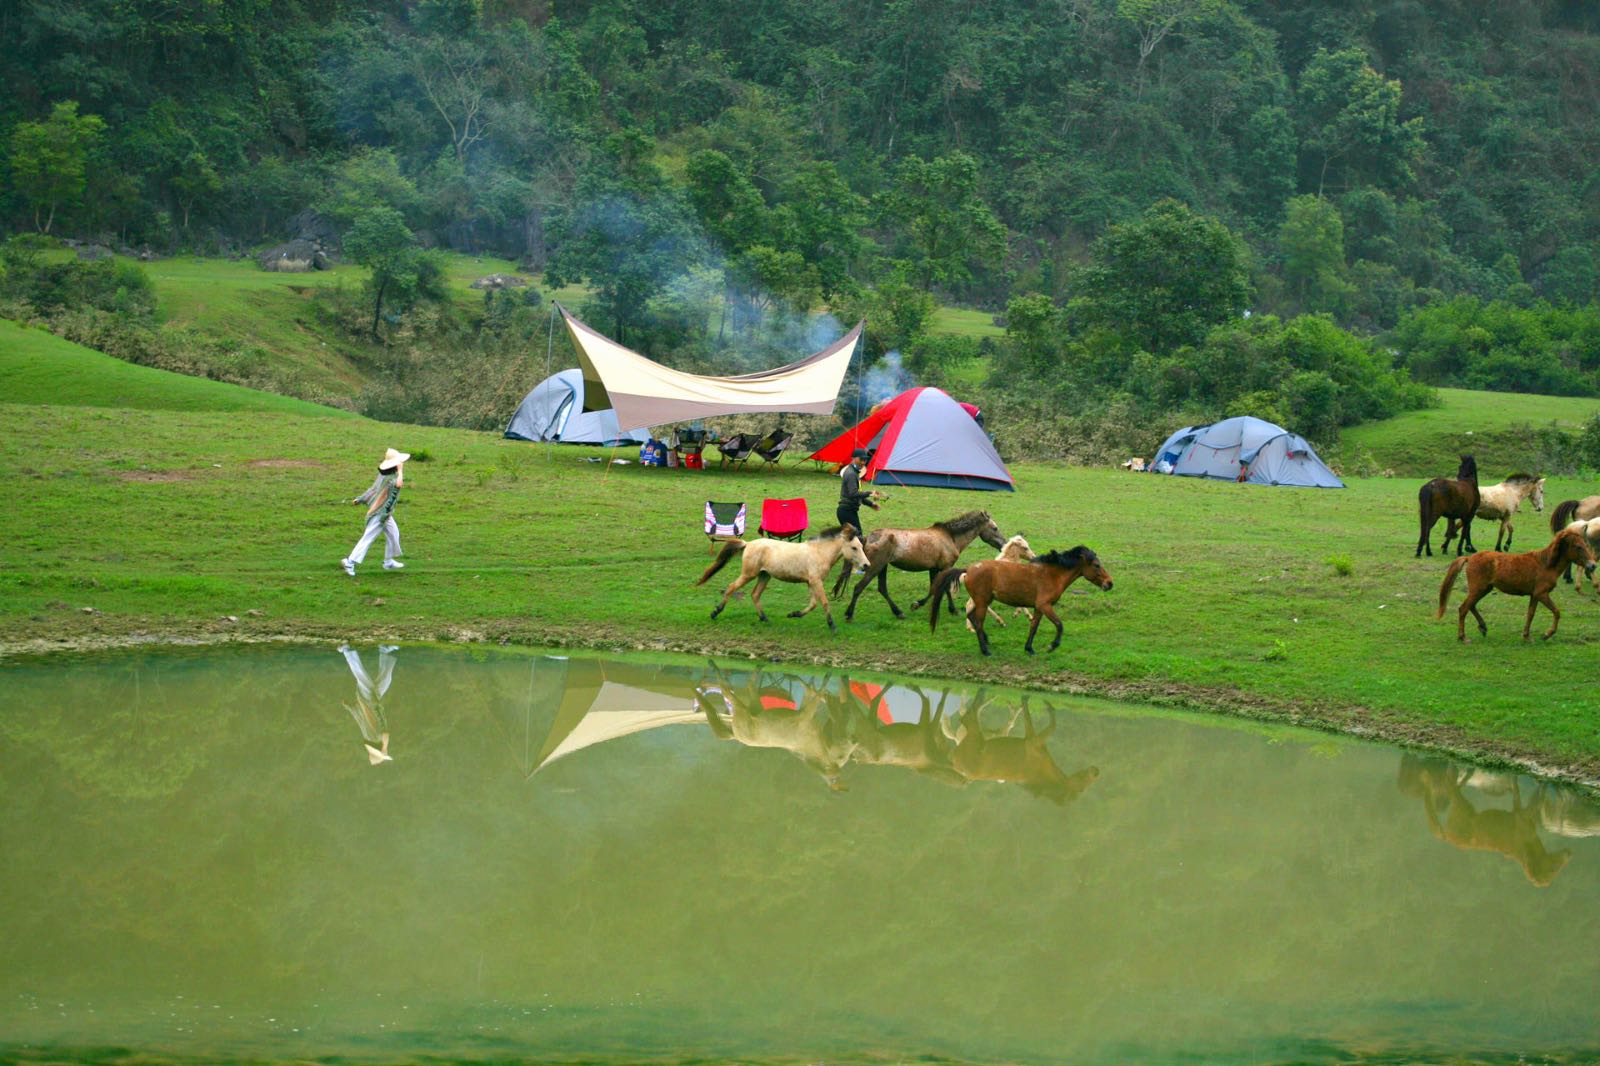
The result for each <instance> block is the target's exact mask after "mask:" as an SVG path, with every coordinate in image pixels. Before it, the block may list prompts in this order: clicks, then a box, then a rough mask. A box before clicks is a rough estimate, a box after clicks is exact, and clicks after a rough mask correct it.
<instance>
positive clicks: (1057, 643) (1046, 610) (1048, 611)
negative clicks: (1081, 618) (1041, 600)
mask: <svg viewBox="0 0 1600 1066" xmlns="http://www.w3.org/2000/svg"><path fill="white" fill-rule="evenodd" d="M1039 614H1043V615H1044V616H1045V617H1046V618H1048V619H1050V621H1051V622H1053V623H1054V624H1055V627H1056V639H1055V640H1052V641H1051V642H1050V646H1049V647H1048V648H1046V649H1045V651H1055V650H1056V649H1057V648H1059V647H1061V634H1062V632H1063V629H1062V625H1061V616H1060V615H1058V614H1056V608H1055V604H1053V603H1047V604H1045V605H1044V606H1043V607H1040V608H1039ZM1039 614H1035V615H1034V619H1035V622H1034V624H1035V625H1037V624H1038V622H1037V619H1038V617H1039Z"/></svg>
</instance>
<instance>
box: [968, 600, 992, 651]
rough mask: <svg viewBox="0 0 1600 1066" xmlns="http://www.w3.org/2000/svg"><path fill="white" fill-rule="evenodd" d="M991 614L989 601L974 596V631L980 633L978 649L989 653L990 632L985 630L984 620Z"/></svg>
mask: <svg viewBox="0 0 1600 1066" xmlns="http://www.w3.org/2000/svg"><path fill="white" fill-rule="evenodd" d="M988 614H989V601H988V600H980V599H979V598H978V597H976V596H974V597H972V631H973V632H974V633H976V634H977V635H978V650H979V651H981V652H982V653H983V654H985V655H988V654H989V634H987V633H985V632H984V631H983V620H984V619H985V618H986V617H988Z"/></svg>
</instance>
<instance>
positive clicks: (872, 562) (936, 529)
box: [833, 511, 1005, 622]
mask: <svg viewBox="0 0 1600 1066" xmlns="http://www.w3.org/2000/svg"><path fill="white" fill-rule="evenodd" d="M979 538H982V540H983V542H984V543H985V544H988V545H989V546H991V547H994V548H999V547H1002V546H1003V545H1004V544H1005V537H1003V536H1002V535H1001V533H1000V527H999V526H996V525H995V524H994V519H992V518H990V517H989V512H988V511H968V512H967V513H966V514H964V515H958V516H957V517H955V518H952V519H950V520H949V521H948V522H935V523H934V524H933V525H931V526H929V527H928V528H927V529H874V530H873V531H872V532H871V533H868V534H867V560H868V563H867V574H866V576H865V577H863V578H862V579H861V580H860V581H859V582H857V583H856V590H855V592H854V593H853V594H852V595H851V597H850V606H849V607H847V608H845V612H844V619H845V621H847V622H848V621H850V620H851V619H852V618H854V617H855V614H856V601H857V600H859V599H860V598H861V593H862V591H863V590H865V589H866V587H867V585H868V584H869V583H871V582H872V580H873V579H874V578H876V579H877V581H878V593H879V594H880V595H881V596H882V597H883V599H884V602H885V603H887V604H888V605H889V610H891V611H893V612H894V616H895V617H896V618H904V617H905V612H903V611H901V610H900V608H899V606H898V605H896V604H895V602H894V600H892V599H890V598H889V567H891V566H892V567H894V568H895V569H896V570H907V571H912V572H917V573H922V572H926V573H927V575H928V595H929V598H931V597H932V595H933V582H934V579H935V577H937V575H938V574H939V572H940V571H941V570H946V569H948V568H950V567H952V566H954V565H956V560H957V559H959V558H961V553H962V552H964V551H966V549H967V545H969V544H971V543H972V542H973V541H974V540H977V539H979ZM849 579H850V569H849V567H845V568H844V569H843V570H841V571H840V572H839V580H838V581H837V582H835V583H834V586H833V594H834V596H838V595H839V594H840V593H841V592H843V591H844V586H845V582H846V581H848V580H849ZM926 602H927V599H921V600H918V601H917V602H915V603H913V604H912V605H911V609H912V610H913V611H915V610H916V609H917V608H919V607H921V606H922V605H923V604H924V603H926ZM950 613H951V614H955V613H956V601H955V595H954V594H953V593H952V594H951V596H950Z"/></svg>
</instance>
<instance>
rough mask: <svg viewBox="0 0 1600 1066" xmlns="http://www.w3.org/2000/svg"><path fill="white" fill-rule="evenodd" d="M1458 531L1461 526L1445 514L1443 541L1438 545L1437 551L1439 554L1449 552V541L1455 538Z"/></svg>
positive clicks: (1447, 553)
mask: <svg viewBox="0 0 1600 1066" xmlns="http://www.w3.org/2000/svg"><path fill="white" fill-rule="evenodd" d="M1460 532H1461V526H1460V525H1458V524H1457V523H1456V520H1455V519H1454V518H1451V517H1449V516H1448V515H1447V516H1446V517H1445V520H1444V542H1443V543H1441V544H1440V545H1439V552H1440V553H1441V554H1443V555H1449V554H1450V542H1451V541H1452V540H1455V539H1456V536H1457V535H1458V534H1459V533H1460Z"/></svg>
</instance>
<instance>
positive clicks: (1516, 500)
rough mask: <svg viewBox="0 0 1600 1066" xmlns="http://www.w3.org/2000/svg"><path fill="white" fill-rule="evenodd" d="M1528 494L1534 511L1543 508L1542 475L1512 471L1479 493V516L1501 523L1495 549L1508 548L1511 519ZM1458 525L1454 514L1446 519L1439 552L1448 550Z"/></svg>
mask: <svg viewBox="0 0 1600 1066" xmlns="http://www.w3.org/2000/svg"><path fill="white" fill-rule="evenodd" d="M1530 498H1531V499H1532V500H1533V509H1534V510H1535V511H1542V510H1544V478H1542V477H1533V476H1532V475H1529V474H1512V475H1511V476H1510V477H1508V478H1506V479H1505V480H1504V481H1502V482H1500V484H1498V485H1490V486H1489V487H1488V488H1486V489H1483V490H1481V491H1480V492H1479V493H1478V517H1479V518H1484V519H1488V520H1489V521H1491V522H1499V523H1500V532H1499V533H1497V534H1496V535H1495V538H1494V550H1495V551H1510V550H1511V537H1512V535H1513V534H1515V533H1516V528H1515V527H1514V526H1513V525H1512V524H1511V520H1512V519H1513V518H1515V517H1516V514H1517V508H1519V507H1521V506H1522V501H1523V500H1526V499H1530ZM1460 528H1461V525H1460V522H1459V521H1458V520H1456V519H1454V518H1451V519H1449V520H1448V521H1447V522H1446V523H1445V527H1444V543H1443V544H1441V545H1439V553H1440V554H1441V555H1447V554H1449V552H1450V541H1451V538H1453V537H1454V536H1455V535H1456V534H1457V533H1458V532H1459V531H1460ZM1502 540H1503V541H1505V543H1504V544H1503V545H1502V544H1501V543H1500V542H1501V541H1502Z"/></svg>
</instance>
